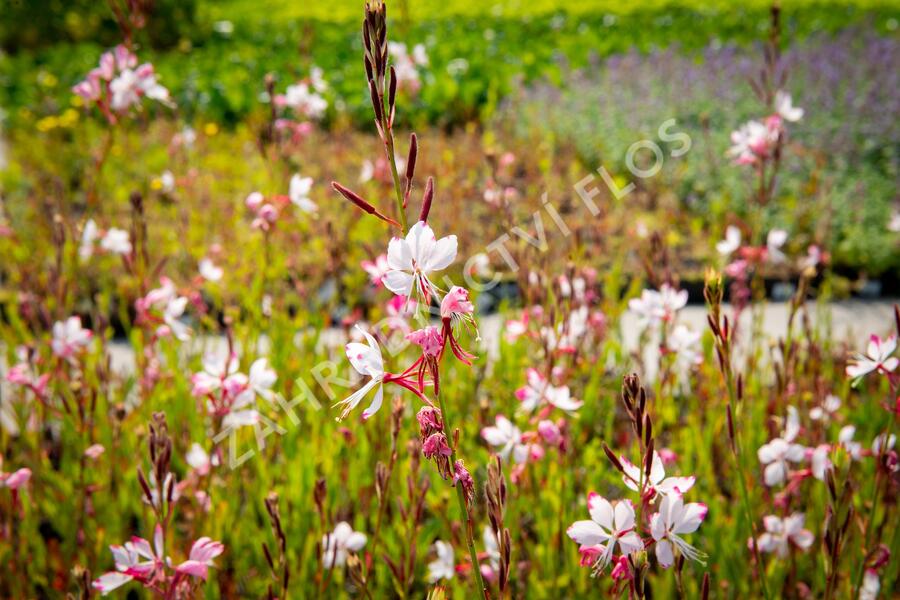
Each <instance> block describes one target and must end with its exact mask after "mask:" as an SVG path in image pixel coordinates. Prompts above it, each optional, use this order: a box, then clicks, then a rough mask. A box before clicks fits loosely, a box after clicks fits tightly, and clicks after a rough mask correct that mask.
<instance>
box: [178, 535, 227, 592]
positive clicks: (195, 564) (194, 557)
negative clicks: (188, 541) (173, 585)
mask: <svg viewBox="0 0 900 600" xmlns="http://www.w3.org/2000/svg"><path fill="white" fill-rule="evenodd" d="M224 551H225V546H224V545H222V543H221V542H214V541H213V540H211V539H210V538H208V537H202V538H200V539H199V540H197V541H196V542H194V545H193V546H191V553H190V555H189V557H188V560H186V561H184V562H183V563H181V564H180V565H178V566H177V567H176V568H175V571H176V572H177V573H183V574H186V575H190V576H191V577H197V578H199V579H202V580H203V581H206V575H207V571H208V569H209V567H213V566H215V564H214V563H213V559H214V558H215V557H217V556H219V555H220V554H222V552H224Z"/></svg>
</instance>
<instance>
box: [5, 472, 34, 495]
mask: <svg viewBox="0 0 900 600" xmlns="http://www.w3.org/2000/svg"><path fill="white" fill-rule="evenodd" d="M29 479H31V469H28V468H24V467H23V468H21V469H19V470H18V471H13V472H12V473H0V486H6V487H8V488H9V489H11V490H18V489H19V488H21V487H22V486H24V485H25V484H26V483H28V480H29Z"/></svg>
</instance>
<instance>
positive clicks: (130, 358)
mask: <svg viewBox="0 0 900 600" xmlns="http://www.w3.org/2000/svg"><path fill="white" fill-rule="evenodd" d="M893 306H894V302H892V301H862V300H847V301H842V302H834V303H832V304H829V305H828V306H827V309H828V310H830V311H831V317H832V332H833V336H834V339H835V340H846V341H847V342H848V343H850V344H851V345H852V346H853V347H856V348H859V349H862V348H863V346H864V345H865V341H866V340H867V339H868V336H869V335H870V334H872V333H878V334H886V333H890V332H891V331H893V329H894V313H893V310H894V309H893ZM725 309H726V313H725V314H730V313H731V309H730V307H729V306H727V305H726V307H725ZM808 309H809V311H810V317H811V318H813V319H815V318H816V313H817V311H818V308H817V306H816V305H815V304H813V303H810V304H809V305H808ZM788 310H789V307H788V305H787V304H786V303H770V304H768V305H767V306H766V309H765V318H764V323H763V330H764V334H765V335H766V336H767V337H768V338H770V339H777V338H779V337H783V336H784V333H785V330H786V327H787V319H788ZM678 319H679V322H680V323H684V324H685V325H687V326H689V327H690V328H692V329H694V330H696V331H705V330H706V327H707V324H706V309H705V307H703V306H687V307H685V308H684V309H683V310H681V311H680V312H679V313H678ZM750 319H751V314H750V312H749V311H744V314H743V315H742V317H741V327H742V328H744V329H745V330H746V328H748V327H749V324H750ZM503 324H504V321H503V319H502V318H501V317H500V316H499V315H488V316H485V317H481V318H480V319H479V325H478V326H479V329H480V331H481V336H482V339H483V340H484V343H485V347H486V349H487V354H488V356H489V357H496V356H497V353H498V351H499V340H500V335H501V331H502V328H503ZM620 326H621V330H622V336H623V340H624V342H625V347H626V349H628V350H633V349H634V348H635V347H636V346H637V342H638V336H639V334H640V330H639V329H638V327H637V319H636V318H635V316H634V315H632V314H628V313H626V314H625V316H624V317H623V318H622V320H621V323H620ZM324 337H325V338H327V339H328V340H329V341H330V342H332V343H334V344H341V343H343V340H342V335H341V333H340V332H339V331H337V330H335V331H330V332H326V334H325V336H324ZM326 343H327V342H326ZM188 345H189V346H188V348H187V351H188V352H192V351H198V352H214V353H216V354H221V355H224V353H225V352H226V344H225V339H224V338H221V337H217V336H205V337H202V338H195V339H192V340H191V341H190V342H188ZM110 353H111V358H112V365H113V368H114V369H115V370H117V371H118V372H125V373H127V372H130V371H131V370H132V369H133V368H134V366H133V365H134V352H133V350H132V349H131V346H130V345H129V344H128V343H127V342H124V341H114V342H113V343H112V344H111V345H110Z"/></svg>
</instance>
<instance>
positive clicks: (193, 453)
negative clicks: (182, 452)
mask: <svg viewBox="0 0 900 600" xmlns="http://www.w3.org/2000/svg"><path fill="white" fill-rule="evenodd" d="M184 460H185V462H187V464H188V465H189V466H190V467H191V468H192V469H194V470H195V471H196V472H197V473H198V474H199V475H206V474H207V473H209V466H210V464H211V463H210V459H209V454H207V453H206V450H204V449H203V446H201V445H200V444H198V443H196V442H195V443H193V444H191V449H190V450H188V453H187V455H186V456H185V457H184Z"/></svg>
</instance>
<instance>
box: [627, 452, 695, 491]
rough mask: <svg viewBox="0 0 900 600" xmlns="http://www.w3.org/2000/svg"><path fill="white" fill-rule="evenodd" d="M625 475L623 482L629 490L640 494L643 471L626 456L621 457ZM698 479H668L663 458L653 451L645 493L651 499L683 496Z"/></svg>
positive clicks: (645, 482) (645, 479) (645, 480)
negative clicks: (639, 485)
mask: <svg viewBox="0 0 900 600" xmlns="http://www.w3.org/2000/svg"><path fill="white" fill-rule="evenodd" d="M619 462H621V463H622V468H623V469H624V470H625V475H624V476H623V477H622V481H624V482H625V485H626V486H628V488H629V489H631V490H634V491H635V492H640V491H641V490H640V488H639V487H638V482H639V481H640V480H641V469H639V468H638V467H636V466H635V465H633V464H632V463H631V461H629V460H628V459H627V458H625V457H624V456H621V457H619ZM695 481H696V479H695V478H694V477H693V476H691V477H666V470H665V467H664V466H663V461H662V457H660V455H659V452H656V451H655V450H654V451H653V464H651V465H650V476H649V477H644V493H646V494H647V495H648V496H649V497H650V498H655V497H656V496H657V495H662V496H669V495H672V494H676V495H679V496H680V495H683V494H685V493H686V492H687V491H688V490H689V489H691V488H692V487H694V482H695Z"/></svg>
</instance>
